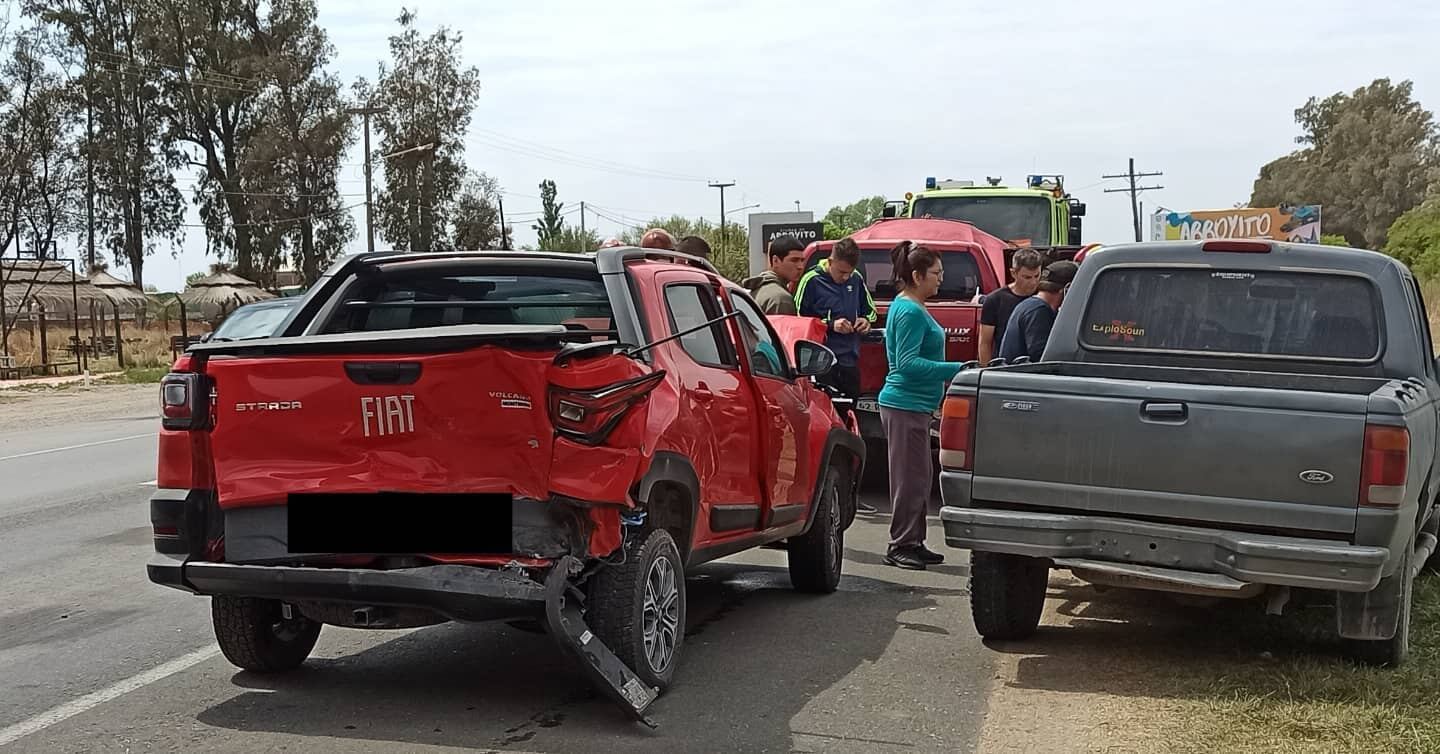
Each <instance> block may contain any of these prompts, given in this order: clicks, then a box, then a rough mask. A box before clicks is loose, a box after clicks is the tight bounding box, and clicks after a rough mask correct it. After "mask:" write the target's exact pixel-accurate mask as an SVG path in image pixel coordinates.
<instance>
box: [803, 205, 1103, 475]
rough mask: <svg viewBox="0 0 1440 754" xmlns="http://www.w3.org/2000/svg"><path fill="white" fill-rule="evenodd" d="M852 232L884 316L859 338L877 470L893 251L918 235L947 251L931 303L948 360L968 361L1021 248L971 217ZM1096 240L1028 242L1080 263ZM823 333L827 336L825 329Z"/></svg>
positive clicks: (860, 408)
mask: <svg viewBox="0 0 1440 754" xmlns="http://www.w3.org/2000/svg"><path fill="white" fill-rule="evenodd" d="M850 238H852V239H854V241H855V243H856V244H858V245H859V246H860V266H859V267H857V268H856V270H857V271H858V272H859V273H860V275H861V276H863V277H864V279H865V286H866V287H867V288H868V289H869V290H870V296H871V297H872V298H873V299H874V300H875V309H876V313H877V315H878V316H877V320H876V323H875V327H873V328H872V329H871V330H870V332H869V333H867V334H866V335H865V337H864V339H863V340H862V341H861V344H860V395H858V396H856V397H855V405H854V407H855V416H856V420H857V422H858V423H859V429H860V433H861V435H862V436H863V437H864V438H865V441H866V446H867V448H869V449H870V451H871V453H870V457H869V460H868V462H867V463H868V464H869V465H872V466H873V467H874V468H877V469H878V468H884V466H885V454H884V445H883V444H882V443H883V442H884V439H885V435H884V430H883V429H882V428H881V426H880V406H879V404H878V403H876V396H877V395H878V394H879V393H880V388H881V387H884V385H885V374H886V372H888V371H889V364H888V363H887V361H886V357H885V314H886V312H887V311H888V310H889V308H890V302H891V301H893V300H894V299H895V296H896V295H897V293H898V291H896V290H895V282H894V280H893V279H892V276H891V269H892V268H891V264H890V250H891V249H893V248H894V247H895V245H896V244H898V243H900V242H901V241H914V242H916V243H921V244H924V245H926V246H928V247H930V248H931V249H933V250H935V251H936V252H937V253H939V254H940V255H941V261H942V263H943V264H944V266H945V282H944V283H943V284H942V285H941V287H940V292H939V294H937V295H936V296H935V298H932V299H930V300H929V301H927V302H926V304H925V308H926V309H927V310H928V311H929V312H930V314H931V316H933V317H934V318H935V321H936V322H938V323H939V324H940V327H941V328H943V329H944V330H945V359H946V360H947V361H959V362H966V361H974V360H976V359H977V358H978V353H979V348H980V304H981V301H982V297H983V296H984V295H986V294H989V293H992V292H994V291H995V290H997V289H999V288H1000V287H1001V286H1004V285H1008V284H1009V283H1010V282H1011V278H1010V258H1011V257H1012V256H1014V254H1015V252H1017V251H1019V248H1018V247H1016V246H1013V245H1011V244H1009V243H1006V242H1005V241H1003V240H1001V239H1000V238H998V237H996V236H992V235H990V234H989V233H986V232H985V231H983V230H981V229H980V228H978V227H976V226H975V225H973V224H971V223H968V222H964V221H961V220H945V219H939V218H931V217H925V218H884V219H880V220H877V221H875V222H874V223H872V224H871V225H869V226H868V227H866V228H863V229H861V230H859V231H857V232H856V233H854V234H852V235H851V236H850ZM834 245H835V241H833V240H832V241H817V242H815V243H812V244H810V246H808V247H807V248H806V249H805V269H806V271H807V272H808V271H809V270H811V269H813V268H814V267H815V266H816V265H818V264H819V263H820V261H821V260H822V259H825V258H826V257H828V256H830V249H831V248H832V247H833V246H834ZM1093 246H1096V244H1091V245H1088V246H1083V247H1082V246H1043V247H1042V246H1029V247H1026V248H1032V249H1034V250H1036V251H1038V252H1040V255H1041V256H1042V257H1043V258H1044V260H1045V264H1047V265H1048V264H1049V263H1050V262H1053V261H1056V260H1060V259H1072V260H1074V261H1076V262H1079V261H1080V259H1082V258H1083V255H1084V253H1085V252H1086V251H1090V250H1092V249H1091V247H1093ZM819 332H820V333H822V334H823V332H824V331H823V328H822V329H821V330H819ZM811 337H814V335H813V334H812V335H811ZM938 432H939V427H938V423H937V425H936V427H935V429H934V430H933V431H932V435H933V437H934V438H936V439H937V441H938V438H939V435H938ZM937 447H938V446H937ZM874 451H878V452H874Z"/></svg>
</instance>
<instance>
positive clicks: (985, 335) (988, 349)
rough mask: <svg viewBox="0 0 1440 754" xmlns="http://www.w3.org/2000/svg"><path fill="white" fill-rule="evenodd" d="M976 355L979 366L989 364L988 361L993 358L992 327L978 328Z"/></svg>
mask: <svg viewBox="0 0 1440 754" xmlns="http://www.w3.org/2000/svg"><path fill="white" fill-rule="evenodd" d="M976 354H977V356H978V358H979V359H980V366H985V365H986V364H989V363H990V359H993V358H995V326H994V325H981V326H980V349H979V350H978V351H976Z"/></svg>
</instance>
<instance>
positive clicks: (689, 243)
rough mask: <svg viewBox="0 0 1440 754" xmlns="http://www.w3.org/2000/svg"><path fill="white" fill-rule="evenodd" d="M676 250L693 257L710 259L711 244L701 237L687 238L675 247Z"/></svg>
mask: <svg viewBox="0 0 1440 754" xmlns="http://www.w3.org/2000/svg"><path fill="white" fill-rule="evenodd" d="M675 250H676V251H678V252H680V253H681V254H689V255H690V256H692V257H700V258H701V259H709V258H710V242H708V241H706V240H705V239H703V238H701V237H700V236H685V237H684V238H682V239H680V242H679V243H678V244H676V245H675Z"/></svg>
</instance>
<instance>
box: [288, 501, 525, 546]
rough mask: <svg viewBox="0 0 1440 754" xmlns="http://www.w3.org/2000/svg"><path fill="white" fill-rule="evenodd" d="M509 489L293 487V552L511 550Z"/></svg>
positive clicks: (290, 520)
mask: <svg viewBox="0 0 1440 754" xmlns="http://www.w3.org/2000/svg"><path fill="white" fill-rule="evenodd" d="M513 506H514V499H513V496H512V495H510V494H509V493H496V492H460V493H414V492H381V493H343V492H342V493H333V492H312V493H296V494H292V495H290V496H289V498H288V500H287V503H286V518H287V525H288V536H287V538H286V543H287V548H288V549H289V551H290V552H292V553H313V552H329V553H344V554H377V555H384V554H400V553H456V554H461V553H493V554H503V553H510V552H514V550H515V548H514V544H513V542H512V540H513V537H512V525H513V518H514V511H513Z"/></svg>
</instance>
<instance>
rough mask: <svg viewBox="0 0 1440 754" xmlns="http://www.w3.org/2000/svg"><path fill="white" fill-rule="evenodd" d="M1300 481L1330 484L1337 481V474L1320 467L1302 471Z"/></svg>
mask: <svg viewBox="0 0 1440 754" xmlns="http://www.w3.org/2000/svg"><path fill="white" fill-rule="evenodd" d="M1300 481H1302V482H1305V483H1306V484H1329V483H1331V482H1333V481H1335V475H1334V474H1331V473H1330V472H1328V471H1321V470H1320V469H1310V470H1309V471H1302V472H1300Z"/></svg>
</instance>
